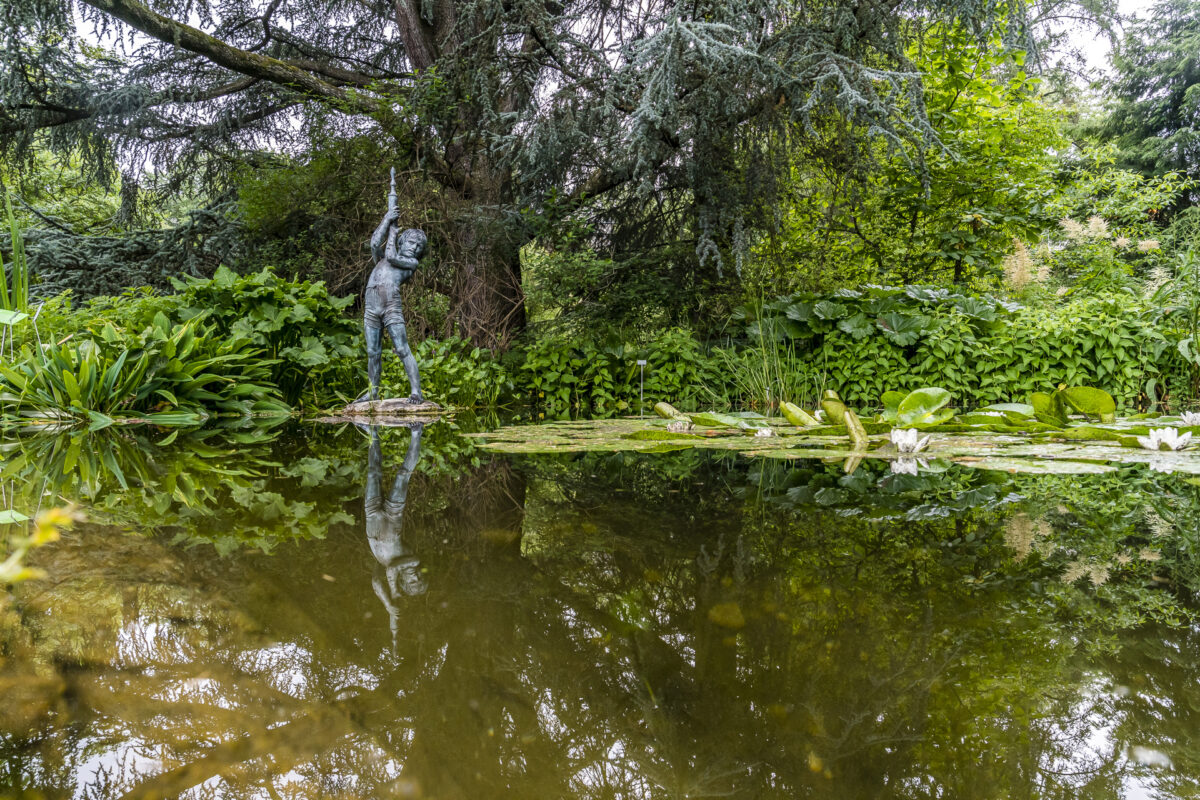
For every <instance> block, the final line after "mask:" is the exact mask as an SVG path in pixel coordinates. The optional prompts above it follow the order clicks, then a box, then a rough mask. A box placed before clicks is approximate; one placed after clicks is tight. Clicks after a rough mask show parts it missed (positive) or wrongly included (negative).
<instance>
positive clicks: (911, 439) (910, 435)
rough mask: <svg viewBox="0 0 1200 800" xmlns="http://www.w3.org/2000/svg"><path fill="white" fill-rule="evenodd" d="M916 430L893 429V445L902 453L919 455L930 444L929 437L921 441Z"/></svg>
mask: <svg viewBox="0 0 1200 800" xmlns="http://www.w3.org/2000/svg"><path fill="white" fill-rule="evenodd" d="M920 435H921V434H920V432H918V431H917V429H916V428H908V429H907V430H905V429H904V428H892V433H891V437H892V444H893V445H895V446H896V449H897V450H899V451H900V452H901V453H919V452H921V451H922V450H924V449H925V446H926V445H928V444H929V437H928V436H926V437H925V438H923V439H921V438H918V437H920Z"/></svg>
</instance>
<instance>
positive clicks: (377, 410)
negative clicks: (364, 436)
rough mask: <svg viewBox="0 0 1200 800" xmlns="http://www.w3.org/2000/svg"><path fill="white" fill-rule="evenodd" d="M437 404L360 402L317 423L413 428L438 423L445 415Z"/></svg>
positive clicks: (403, 400) (400, 400) (397, 399)
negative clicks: (428, 423)
mask: <svg viewBox="0 0 1200 800" xmlns="http://www.w3.org/2000/svg"><path fill="white" fill-rule="evenodd" d="M445 413H446V412H445V410H443V409H442V407H441V406H439V405H438V404H437V403H431V402H428V401H426V402H424V403H410V402H408V399H407V398H405V399H399V398H388V399H386V400H359V401H357V402H354V403H351V404H350V405H348V406H346V407H345V408H343V409H342V410H341V411H338V412H336V413H335V414H333V415H331V416H328V417H318V418H317V422H329V423H343V422H353V423H354V424H356V425H382V426H384V427H385V428H388V427H399V428H403V427H412V425H413V424H414V423H417V422H422V423H424V422H436V421H438V420H439V419H441V418H442V416H443V415H445Z"/></svg>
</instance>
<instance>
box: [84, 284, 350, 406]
mask: <svg viewBox="0 0 1200 800" xmlns="http://www.w3.org/2000/svg"><path fill="white" fill-rule="evenodd" d="M174 283H175V287H176V289H177V290H178V291H177V293H176V294H171V295H153V294H149V293H147V292H146V291H145V290H141V291H132V292H127V293H125V294H122V295H119V296H117V297H104V298H98V299H97V300H94V301H92V302H91V303H89V304H88V305H87V306H85V307H84V308H83V309H81V311H80V312H79V315H78V317H76V318H75V319H71V318H70V317H69V318H68V322H74V324H76V325H81V326H82V327H86V328H89V329H90V330H92V331H93V332H95V331H96V330H98V329H99V328H101V327H103V326H104V325H105V324H110V323H111V324H112V325H114V326H116V327H117V328H118V329H124V330H127V331H140V330H142V329H144V328H145V327H146V326H147V325H150V324H151V322H152V321H153V319H154V318H155V316H156V315H158V314H162V315H164V316H165V317H166V318H167V320H169V321H170V322H171V323H172V324H175V325H179V324H182V323H185V322H189V321H191V320H195V319H203V320H204V322H205V325H206V326H208V330H209V334H208V335H209V336H213V337H217V338H225V339H231V340H245V341H246V343H247V345H248V346H249V347H252V348H255V349H257V350H258V351H259V352H260V353H261V358H262V359H263V360H264V361H266V362H267V363H268V364H269V367H270V369H269V374H268V377H267V380H268V381H269V382H270V383H271V384H273V385H274V386H277V387H278V388H279V393H280V395H281V396H282V398H283V399H284V401H286V402H287V403H289V404H291V405H296V404H298V403H300V402H309V403H312V404H314V405H318V406H319V405H325V404H328V403H331V402H334V401H336V400H337V398H338V394H339V393H342V394H349V393H352V392H353V391H354V387H355V384H356V376H357V374H358V373H359V372H360V371H361V363H360V362H361V361H362V328H361V325H360V324H359V323H358V322H357V321H356V320H353V319H351V318H349V317H347V316H346V313H345V310H346V307H347V306H349V305H350V303H352V302H353V298H352V297H344V298H338V297H331V296H330V295H329V293H328V292H327V291H326V289H325V286H324V284H322V283H320V282H317V283H313V282H310V281H295V280H287V279H286V278H281V277H279V276H278V275H276V274H275V273H273V272H271V271H270V270H268V269H264V270H262V271H260V272H257V273H254V274H253V275H236V274H234V273H233V272H232V271H231V270H229V269H226V268H224V267H221V268H219V269H218V270H217V271H216V274H214V275H213V277H212V278H211V279H199V278H189V279H187V280H186V281H175V282H174Z"/></svg>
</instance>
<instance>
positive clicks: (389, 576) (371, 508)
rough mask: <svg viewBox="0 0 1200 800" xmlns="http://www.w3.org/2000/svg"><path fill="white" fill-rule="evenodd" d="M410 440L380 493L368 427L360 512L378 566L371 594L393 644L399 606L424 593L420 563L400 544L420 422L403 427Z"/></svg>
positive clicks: (378, 455)
mask: <svg viewBox="0 0 1200 800" xmlns="http://www.w3.org/2000/svg"><path fill="white" fill-rule="evenodd" d="M405 427H407V428H408V429H409V434H410V437H411V438H410V439H409V443H408V452H407V453H405V454H404V463H403V464H401V465H400V471H399V472H397V473H396V477H395V479H394V480H393V481H392V486H391V491H389V492H388V493H387V495H384V493H383V448H382V447H381V445H380V441H379V426H378V425H372V426H370V430H371V449H370V454H369V455H368V457H367V495H366V499H365V500H364V501H363V509H364V511H365V512H366V518H367V542H368V543H369V544H370V545H371V552H372V553H373V554H374V555H375V560H376V561H378V562H379V564H378V565H377V566H376V567H375V572H374V575H373V576H372V578H371V584H372V585H373V586H374V587H375V594H376V595H377V596H378V597H379V600H380V601H381V602H382V603H383V607H384V608H386V609H387V612H388V618H389V622H390V625H391V630H392V642H393V643H395V640H396V634H397V632H398V630H399V621H400V602H401V601H402V600H403V598H405V597H415V596H417V595H422V594H424V593H425V590H426V588H427V586H426V583H425V577H424V575H422V574H421V562H420V560H419V559H418V558H417V556H416V553H414V552H413V551H412V550H411V549H409V547H408V546H407V545H406V544H405V543H404V539H403V536H402V532H403V530H404V503H405V500H406V499H407V496H408V481H409V479H410V478H412V474H413V470H414V469H416V466H417V461H418V460H420V458H421V433H422V432H423V430H424V427H425V424H424V423H423V422H410V423H406V425H405Z"/></svg>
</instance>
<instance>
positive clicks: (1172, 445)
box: [1137, 428, 1192, 450]
mask: <svg viewBox="0 0 1200 800" xmlns="http://www.w3.org/2000/svg"><path fill="white" fill-rule="evenodd" d="M1137 440H1138V444H1140V445H1141V446H1142V447H1144V448H1146V449H1147V450H1182V449H1183V448H1185V447H1187V446H1188V445H1189V444H1191V442H1192V434H1191V433H1185V434H1183V435H1182V436H1180V435H1179V431H1177V430H1175V429H1174V428H1151V429H1150V435H1149V436H1139V437H1137Z"/></svg>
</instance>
